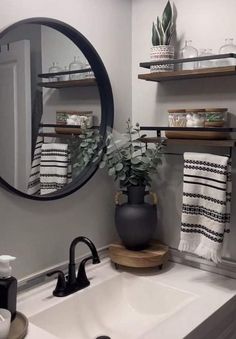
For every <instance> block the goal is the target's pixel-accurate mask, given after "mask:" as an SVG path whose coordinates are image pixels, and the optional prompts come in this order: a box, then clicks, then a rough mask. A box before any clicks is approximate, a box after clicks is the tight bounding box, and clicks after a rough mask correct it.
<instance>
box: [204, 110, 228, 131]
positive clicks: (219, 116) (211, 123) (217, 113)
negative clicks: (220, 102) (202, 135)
mask: <svg viewBox="0 0 236 339" xmlns="http://www.w3.org/2000/svg"><path fill="white" fill-rule="evenodd" d="M227 112H228V109H227V108H205V113H206V118H205V127H223V126H224V125H225V123H226V121H227Z"/></svg>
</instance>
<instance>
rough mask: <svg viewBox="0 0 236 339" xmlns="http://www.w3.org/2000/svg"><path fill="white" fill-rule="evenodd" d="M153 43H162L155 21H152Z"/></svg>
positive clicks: (154, 44) (155, 44)
mask: <svg viewBox="0 0 236 339" xmlns="http://www.w3.org/2000/svg"><path fill="white" fill-rule="evenodd" d="M152 45H153V46H157V45H160V40H159V36H158V33H157V29H156V26H155V24H154V22H153V23H152Z"/></svg>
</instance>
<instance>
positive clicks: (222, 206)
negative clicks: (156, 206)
mask: <svg viewBox="0 0 236 339" xmlns="http://www.w3.org/2000/svg"><path fill="white" fill-rule="evenodd" d="M231 189H232V187H231V163H230V159H229V158H228V157H226V156H219V155H213V154H204V153H184V183H183V207H182V218H181V236H180V239H181V240H180V244H179V250H180V251H186V252H190V253H194V254H197V255H199V256H200V257H203V258H205V259H208V260H212V261H213V262H215V263H218V262H220V261H221V252H222V246H223V240H224V233H225V231H228V228H229V222H230V202H231Z"/></svg>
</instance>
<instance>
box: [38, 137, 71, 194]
mask: <svg viewBox="0 0 236 339" xmlns="http://www.w3.org/2000/svg"><path fill="white" fill-rule="evenodd" d="M71 180H72V175H71V161H70V152H69V147H68V145H67V144H58V143H49V144H43V145H42V152H41V161H40V194H41V195H43V194H48V193H52V192H55V191H57V190H60V189H62V188H63V187H64V186H65V185H66V184H68V183H70V182H71Z"/></svg>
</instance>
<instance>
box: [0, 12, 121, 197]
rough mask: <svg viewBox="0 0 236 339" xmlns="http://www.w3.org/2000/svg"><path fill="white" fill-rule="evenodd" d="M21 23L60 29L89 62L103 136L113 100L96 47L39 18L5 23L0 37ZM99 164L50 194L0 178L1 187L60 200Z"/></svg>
mask: <svg viewBox="0 0 236 339" xmlns="http://www.w3.org/2000/svg"><path fill="white" fill-rule="evenodd" d="M22 24H39V25H44V26H47V27H51V28H54V29H55V30H57V31H59V32H61V33H62V34H64V35H65V36H66V37H67V38H69V39H70V40H71V41H72V42H73V43H74V44H75V45H76V46H77V47H78V48H79V49H80V50H81V52H82V53H83V54H84V55H85V57H86V58H87V60H88V62H89V64H90V65H91V68H92V69H93V72H94V75H95V77H96V81H97V86H98V90H99V94H100V101H101V125H100V133H101V135H102V136H103V137H104V138H105V135H106V132H107V131H108V130H111V129H112V127H113V120H114V102H113V94H112V88H111V83H110V80H109V77H108V74H107V71H106V68H105V66H104V64H103V62H102V60H101V58H100V56H99V54H98V53H97V51H96V50H95V48H94V47H93V46H92V44H91V43H90V42H89V41H88V40H87V39H86V38H85V37H84V36H83V35H82V34H81V33H80V32H78V31H77V30H76V29H75V28H73V27H71V26H70V25H68V24H66V23H64V22H62V21H59V20H55V19H50V18H40V17H39V18H29V19H25V20H21V21H18V22H16V23H14V24H13V25H11V26H8V27H7V28H6V29H4V30H3V31H1V32H0V39H1V38H2V37H3V36H4V35H5V34H6V33H8V32H9V31H10V30H12V29H15V28H17V27H18V26H20V25H22ZM98 165H99V160H98V161H96V162H94V163H90V164H88V166H86V167H85V168H84V170H83V171H82V172H81V174H80V175H79V176H78V178H76V179H74V180H73V182H72V183H70V184H68V185H67V186H66V187H65V188H63V189H61V190H60V191H58V192H55V193H50V194H47V195H45V196H33V195H29V194H26V193H24V192H21V191H19V190H17V189H15V188H14V187H12V186H11V185H9V184H8V183H7V182H6V181H5V180H4V179H2V178H1V177H0V186H1V187H3V188H4V189H6V190H7V191H10V192H11V193H15V194H16V195H18V196H21V197H24V198H27V199H31V200H40V201H48V200H56V199H61V198H64V197H66V196H68V195H70V194H72V193H73V192H75V191H77V190H78V189H79V188H81V187H82V186H83V185H85V184H86V183H87V182H88V181H89V180H90V178H91V177H92V176H93V175H94V174H95V172H96V171H97V169H98Z"/></svg>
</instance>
